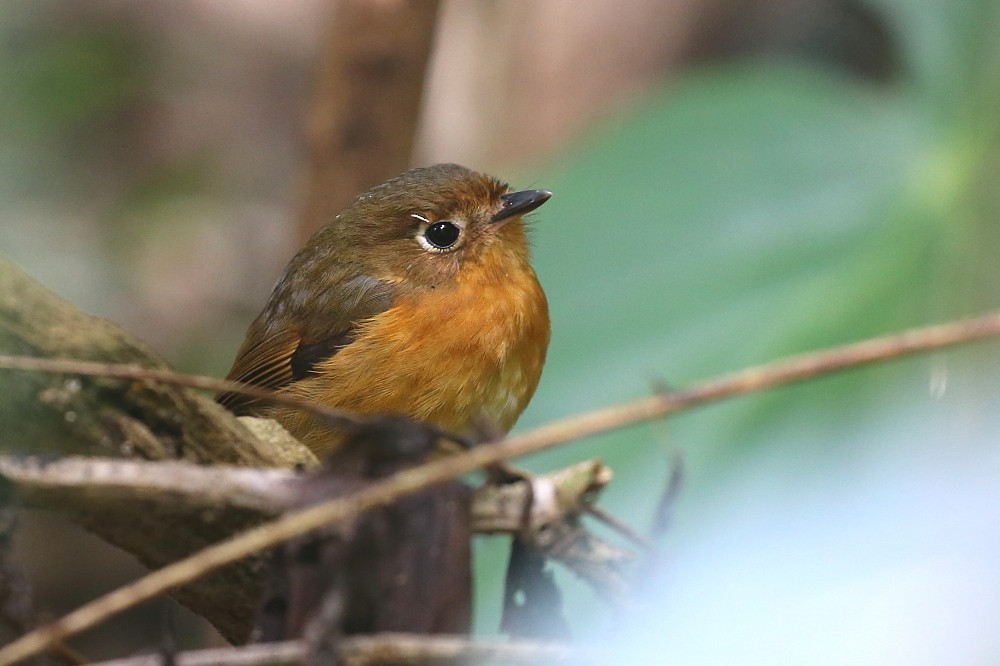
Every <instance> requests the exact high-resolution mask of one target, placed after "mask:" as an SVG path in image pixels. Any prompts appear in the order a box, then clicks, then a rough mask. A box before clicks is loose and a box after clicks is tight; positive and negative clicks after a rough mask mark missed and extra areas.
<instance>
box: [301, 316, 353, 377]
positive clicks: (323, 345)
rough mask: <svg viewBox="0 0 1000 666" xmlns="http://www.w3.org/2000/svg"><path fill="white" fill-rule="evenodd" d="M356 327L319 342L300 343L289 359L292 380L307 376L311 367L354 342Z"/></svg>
mask: <svg viewBox="0 0 1000 666" xmlns="http://www.w3.org/2000/svg"><path fill="white" fill-rule="evenodd" d="M356 331H357V326H352V327H351V328H349V329H347V330H346V331H342V332H340V333H337V334H336V335H331V336H330V337H329V338H327V339H325V340H320V341H319V342H309V343H307V342H300V343H299V346H298V347H296V348H295V352H293V353H292V357H291V358H290V359H289V363H288V365H289V367H290V368H291V373H292V380H298V379H302V378H303V377H306V376H308V375H309V374H310V373H311V372H312V370H313V367H314V366H315V365H316V364H317V363H319V362H320V361H322V360H324V359H328V358H330V357H331V356H333V355H334V354H336V353H337V352H339V351H340V350H341V349H343V348H344V347H346V346H347V345H349V344H351V343H352V342H354V336H355V332H356Z"/></svg>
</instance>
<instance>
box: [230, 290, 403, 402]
mask: <svg viewBox="0 0 1000 666" xmlns="http://www.w3.org/2000/svg"><path fill="white" fill-rule="evenodd" d="M272 301H274V297H272ZM269 305H270V304H269ZM391 305H392V291H391V286H390V285H388V284H386V283H384V282H380V281H379V280H376V279H375V278H372V277H369V276H356V277H354V278H351V279H349V280H346V281H344V282H343V283H341V284H338V285H335V286H333V287H331V288H330V289H328V290H326V291H325V292H324V293H323V294H322V299H320V300H315V301H312V302H311V305H310V307H311V308H312V309H311V311H310V312H308V313H303V314H299V316H297V317H289V318H287V319H284V320H279V321H274V320H273V316H272V314H271V311H270V310H265V311H264V312H263V313H262V314H261V315H260V317H258V318H257V321H255V322H254V323H253V324H251V326H250V330H249V331H248V332H247V339H246V340H245V341H244V342H243V346H242V347H241V348H240V350H239V352H237V354H236V360H235V361H234V362H233V367H232V369H231V370H230V371H229V374H228V375H227V376H226V379H230V380H233V381H238V382H244V383H247V384H254V385H256V386H260V387H261V388H268V389H272V390H277V389H280V388H281V387H282V386H285V385H287V384H289V383H291V382H295V381H298V380H300V379H303V378H305V377H307V376H308V375H309V374H310V373H311V372H312V370H313V368H314V367H315V366H316V364H317V363H319V362H320V361H322V360H324V359H327V358H330V357H331V356H333V355H334V354H336V353H337V352H338V351H340V350H341V349H343V348H344V347H346V346H347V345H349V344H350V343H351V342H352V341H353V340H354V338H355V336H356V334H357V327H358V324H359V322H362V321H364V320H365V319H368V318H369V317H373V316H375V315H376V314H378V313H380V312H383V311H385V310H387V309H388V308H389V307H390V306H391ZM264 327H267V328H271V329H274V328H276V329H277V331H276V332H274V333H271V334H270V335H264V334H261V333H259V331H260V329H261V328H264ZM251 341H254V342H251ZM216 400H217V401H218V402H219V403H221V404H222V405H223V406H224V407H226V408H228V409H229V410H231V411H233V412H234V413H236V414H240V415H243V414H253V413H255V411H256V409H255V407H256V406H257V405H259V402H260V401H258V400H256V399H254V398H248V397H246V396H243V395H240V394H238V393H233V392H222V393H220V394H218V395H217V396H216Z"/></svg>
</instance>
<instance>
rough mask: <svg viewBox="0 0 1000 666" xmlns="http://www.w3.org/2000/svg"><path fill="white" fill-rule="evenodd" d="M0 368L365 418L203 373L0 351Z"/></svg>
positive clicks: (340, 418) (348, 421)
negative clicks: (143, 383)
mask: <svg viewBox="0 0 1000 666" xmlns="http://www.w3.org/2000/svg"><path fill="white" fill-rule="evenodd" d="M0 369H3V370H24V371H28V372H52V373H59V374H67V375H86V376H90V377H114V378H117V379H135V380H139V381H149V382H156V383H158V384H170V385H173V386H186V387H188V388H195V389H204V390H206V391H225V392H228V393H239V394H241V395H246V396H249V397H251V398H257V399H258V400H266V401H268V402H272V403H275V404H278V405H285V406H286V407H293V408H295V409H300V410H302V411H304V412H307V413H309V414H313V415H315V416H318V417H320V418H322V419H324V420H326V421H327V422H330V423H335V424H344V425H356V424H359V423H362V422H364V419H362V418H360V417H358V416H357V415H354V414H351V413H349V412H345V411H342V410H338V409H332V408H330V407H324V406H323V405H319V404H316V403H314V402H309V401H307V400H300V399H299V398H296V397H294V396H290V395H286V394H284V393H278V392H277V391H272V390H270V389H266V388H261V387H260V386H255V385H253V384H244V383H243V382H233V381H229V380H228V379H216V378H214V377H205V376H203V375H186V374H182V373H179V372H174V371H173V370H159V369H154V368H143V367H140V366H137V365H122V364H120V363H96V362H94V361H78V360H76V359H72V358H39V357H35V356H7V355H5V354H0Z"/></svg>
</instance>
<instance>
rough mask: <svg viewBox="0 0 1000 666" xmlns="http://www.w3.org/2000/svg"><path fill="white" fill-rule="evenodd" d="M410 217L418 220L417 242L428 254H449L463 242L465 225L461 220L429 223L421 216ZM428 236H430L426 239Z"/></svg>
mask: <svg viewBox="0 0 1000 666" xmlns="http://www.w3.org/2000/svg"><path fill="white" fill-rule="evenodd" d="M410 217H412V218H414V219H416V220H420V222H421V225H420V229H419V230H418V231H417V236H416V238H417V242H418V243H420V247H422V248H423V249H425V250H427V251H428V252H434V253H436V254H440V253H443V252H451V251H452V250H456V249H458V248H459V247H461V246H462V245H463V244H464V242H465V223H464V222H463V221H462V220H438V221H437V222H431V221H430V220H428V219H427V218H426V217H424V216H422V215H417V214H416V213H411V214H410ZM428 234H432V237H431V238H428Z"/></svg>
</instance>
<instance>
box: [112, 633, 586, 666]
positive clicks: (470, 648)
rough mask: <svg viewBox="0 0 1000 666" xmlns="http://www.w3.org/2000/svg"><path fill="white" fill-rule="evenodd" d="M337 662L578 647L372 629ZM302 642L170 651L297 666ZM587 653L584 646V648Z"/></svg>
mask: <svg viewBox="0 0 1000 666" xmlns="http://www.w3.org/2000/svg"><path fill="white" fill-rule="evenodd" d="M338 647H339V649H338V657H339V660H338V662H337V663H338V664H342V665H343V666H375V665H376V664H387V663H392V664H429V663H440V662H447V663H452V662H454V661H455V660H462V663H474V664H478V663H484V662H490V663H496V662H502V663H509V664H524V663H532V662H537V663H545V664H551V663H553V662H554V661H562V660H566V659H569V658H570V657H572V656H574V655H575V656H579V655H581V654H582V650H580V649H579V648H574V647H571V646H569V645H566V644H564V643H549V642H540V641H517V642H515V643H511V642H507V641H500V640H473V639H470V638H468V637H466V636H426V635H422V634H393V633H384V634H375V635H372V636H352V637H349V638H345V639H343V641H341V643H340V645H339V646H338ZM307 651H308V646H307V645H306V643H305V641H286V642H283V643H264V644H259V645H247V646H244V647H239V648H219V649H214V650H194V651H191V652H181V653H180V654H178V655H176V656H175V662H174V663H176V664H177V666H297V665H298V664H303V663H305V658H306V656H307ZM588 652H589V651H588ZM161 664H163V658H162V657H161V656H160V655H144V656H140V657H130V658H128V659H116V660H114V661H102V662H100V663H95V664H93V666H161Z"/></svg>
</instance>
